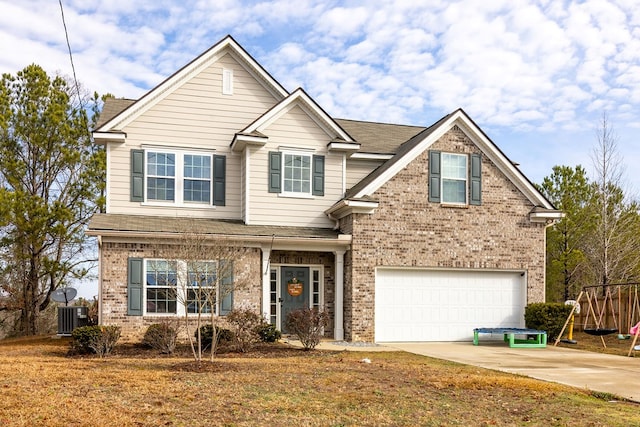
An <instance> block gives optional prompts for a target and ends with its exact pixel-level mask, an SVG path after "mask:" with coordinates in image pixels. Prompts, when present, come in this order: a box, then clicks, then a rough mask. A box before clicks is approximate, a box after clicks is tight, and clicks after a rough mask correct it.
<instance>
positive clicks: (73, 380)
mask: <svg viewBox="0 0 640 427" xmlns="http://www.w3.org/2000/svg"><path fill="white" fill-rule="evenodd" d="M67 349H68V341H66V340H60V339H51V338H48V337H39V338H34V339H17V340H5V341H0V389H1V393H2V394H1V396H2V405H0V425H2V426H5V425H6V426H23V425H24V426H34V425H38V426H85V425H92V426H107V425H108V426H112V425H113V426H205V425H206V426H210V425H221V426H225V425H226V426H288V425H291V426H304V425H307V426H347V425H348V426H352V425H353V426H366V425H370V426H384V425H393V426H402V425H405V426H418V425H421V426H430V425H433V426H440V425H463V426H470V425H473V426H479V425H498V426H503V425H549V426H564V425H567V426H590V425H591V426H629V425H640V406H639V405H636V404H631V403H625V402H610V401H608V400H603V399H602V398H597V397H595V396H594V395H592V394H591V393H589V392H588V391H585V390H579V389H574V388H570V387H565V386H561V385H557V384H551V383H546V382H542V381H537V380H532V379H528V378H524V377H519V376H514V375H510V374H504V373H499V372H494V371H489V370H485V369H480V368H476V367H469V366H463V365H459V364H455V363H448V362H443V361H439V360H435V359H430V358H427V357H423V356H416V355H412V354H408V353H400V352H341V351H340V352H339V351H312V352H304V351H302V350H300V349H297V348H291V347H288V346H286V345H284V344H274V345H264V346H262V347H260V348H259V349H258V350H256V351H254V352H252V353H250V354H245V355H238V354H232V353H229V354H222V355H220V356H219V358H218V359H217V360H216V362H214V364H213V365H210V364H205V365H204V366H203V368H202V369H201V370H200V371H196V370H194V369H193V364H191V363H188V362H189V353H188V352H186V351H185V350H184V349H181V350H180V354H179V355H178V356H176V355H174V356H170V357H168V356H159V355H157V354H156V353H154V352H153V351H151V350H140V349H138V348H136V347H132V346H124V345H121V346H118V347H116V349H115V351H114V354H113V355H111V356H109V357H108V358H105V359H98V358H95V357H79V356H74V357H68V356H67V355H66V353H67ZM365 358H367V359H369V360H370V361H371V363H365V362H363V361H362V360H363V359H365Z"/></svg>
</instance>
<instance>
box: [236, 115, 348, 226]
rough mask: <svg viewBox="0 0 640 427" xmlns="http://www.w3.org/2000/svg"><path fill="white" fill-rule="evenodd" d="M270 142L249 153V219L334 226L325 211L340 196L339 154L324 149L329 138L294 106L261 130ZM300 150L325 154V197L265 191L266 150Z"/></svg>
mask: <svg viewBox="0 0 640 427" xmlns="http://www.w3.org/2000/svg"><path fill="white" fill-rule="evenodd" d="M264 132H266V133H267V134H268V135H269V142H268V144H267V146H266V147H263V148H261V149H259V150H257V151H255V152H253V153H252V155H251V177H250V180H251V182H250V189H249V194H250V198H251V205H250V212H251V213H250V218H251V224H254V225H293V226H304V227H323V228H330V227H333V225H334V224H333V222H332V221H330V220H329V219H328V218H327V216H326V215H325V213H324V211H325V210H326V209H328V208H329V207H331V206H332V205H333V204H334V203H335V202H336V201H337V200H340V198H341V197H342V161H343V158H344V156H343V155H342V154H341V153H338V154H333V153H329V152H327V144H328V142H329V141H330V139H331V137H330V136H329V135H327V133H326V132H324V131H323V130H322V129H321V128H320V127H318V125H317V123H316V122H314V121H313V120H312V119H310V118H309V116H308V115H307V114H306V113H305V112H304V111H303V110H302V109H301V108H300V107H294V108H292V109H291V110H290V111H288V112H286V113H285V114H283V115H282V117H280V118H278V119H277V120H275V121H274V123H272V124H271V125H270V126H268V127H267V129H266V130H264ZM294 149H299V152H304V153H306V152H308V153H309V156H312V155H321V156H325V171H324V176H325V183H324V184H325V186H324V196H305V198H304V199H301V198H300V197H283V195H282V194H278V193H269V192H268V181H267V176H268V166H269V165H268V161H269V155H268V153H269V151H282V152H283V154H284V153H286V152H287V150H294Z"/></svg>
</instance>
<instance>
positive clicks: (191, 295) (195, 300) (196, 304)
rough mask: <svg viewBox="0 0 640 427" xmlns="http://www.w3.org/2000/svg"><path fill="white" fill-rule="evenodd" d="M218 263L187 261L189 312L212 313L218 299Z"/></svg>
mask: <svg viewBox="0 0 640 427" xmlns="http://www.w3.org/2000/svg"><path fill="white" fill-rule="evenodd" d="M216 277H217V263H216V262H212V261H201V262H189V263H187V304H186V306H187V313H198V312H200V313H211V307H212V306H213V307H214V312H215V306H216V301H217V291H218V288H217V287H216Z"/></svg>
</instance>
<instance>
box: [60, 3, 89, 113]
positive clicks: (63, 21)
mask: <svg viewBox="0 0 640 427" xmlns="http://www.w3.org/2000/svg"><path fill="white" fill-rule="evenodd" d="M58 3H59V4H60V14H61V15H62V25H63V26H64V36H65V38H66V39H67V48H68V49H69V59H70V60H71V70H72V71H73V81H74V83H75V85H76V92H77V94H78V102H80V107H82V108H84V105H83V104H84V103H83V102H82V97H81V96H80V86H79V85H78V79H77V78H76V67H75V65H73V54H72V53H71V44H70V43H69V33H68V31H67V23H66V21H65V19H64V8H63V7H62V0H58Z"/></svg>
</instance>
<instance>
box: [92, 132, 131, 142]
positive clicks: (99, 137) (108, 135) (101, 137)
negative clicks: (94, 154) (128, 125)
mask: <svg viewBox="0 0 640 427" xmlns="http://www.w3.org/2000/svg"><path fill="white" fill-rule="evenodd" d="M91 136H93V140H94V141H96V143H98V144H104V143H106V142H125V141H126V140H127V134H126V133H125V132H92V133H91Z"/></svg>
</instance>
